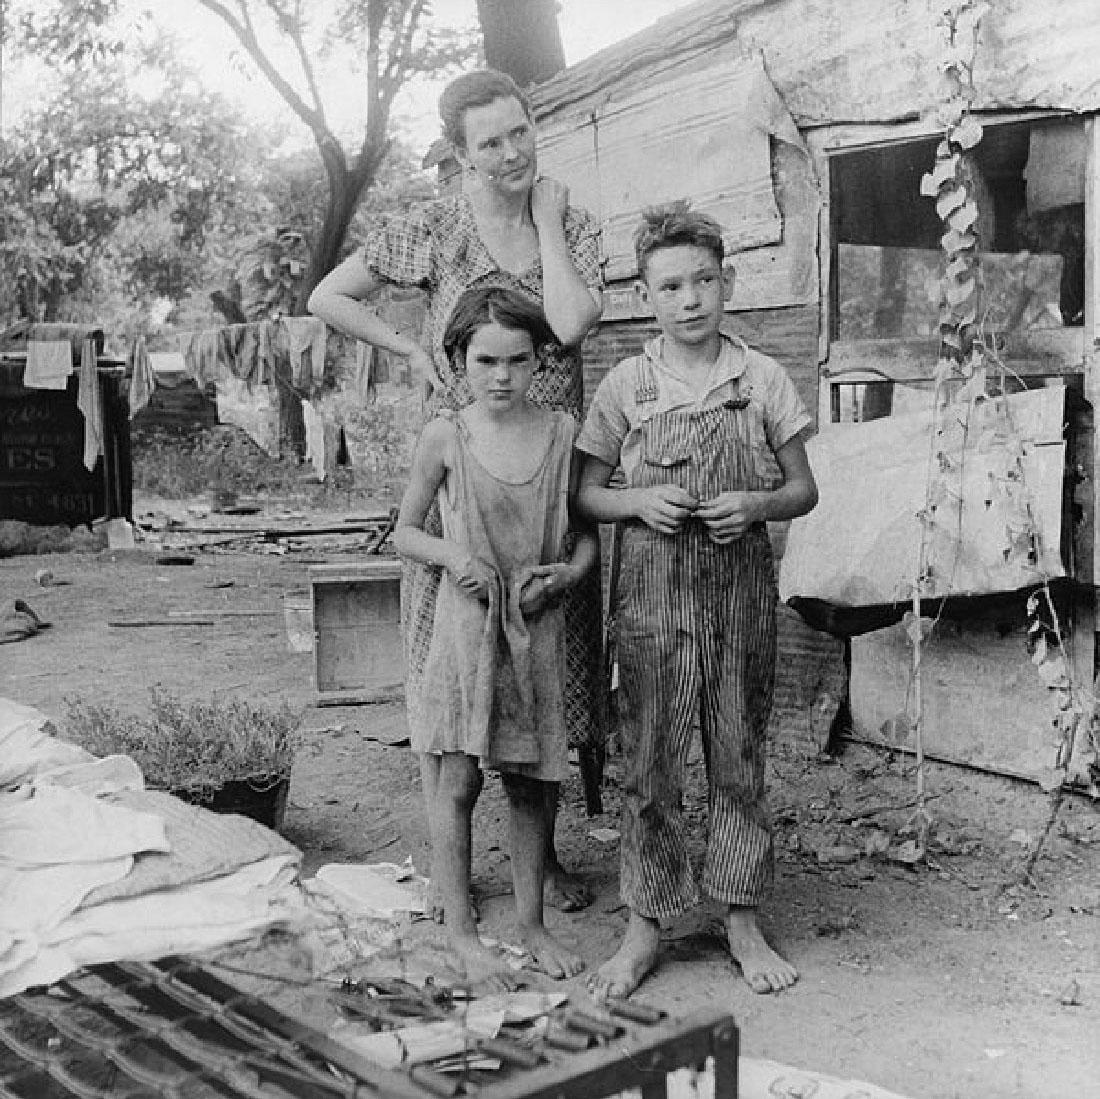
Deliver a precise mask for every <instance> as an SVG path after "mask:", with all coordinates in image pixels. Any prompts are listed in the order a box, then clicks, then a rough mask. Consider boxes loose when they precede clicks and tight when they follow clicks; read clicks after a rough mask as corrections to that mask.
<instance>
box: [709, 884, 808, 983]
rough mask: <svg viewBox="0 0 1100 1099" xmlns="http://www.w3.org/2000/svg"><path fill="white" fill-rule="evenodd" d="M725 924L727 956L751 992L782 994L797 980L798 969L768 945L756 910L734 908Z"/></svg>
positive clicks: (726, 918) (736, 906) (740, 907)
mask: <svg viewBox="0 0 1100 1099" xmlns="http://www.w3.org/2000/svg"><path fill="white" fill-rule="evenodd" d="M724 922H725V925H726V939H727V941H728V942H729V948H730V954H731V955H732V956H733V960H734V961H735V962H736V963H737V964H738V965H739V966H740V967H741V974H742V976H744V978H745V981H746V983H747V984H748V986H749V988H751V989H752V990H753V992H760V993H766V992H781V991H782V990H783V989H785V988H790V987H791V985H793V984H794V983H795V981H797V980H798V970H797V969H795V967H794V966H793V965H791V963H790V962H788V961H786V960H785V959H784V958H781V957H780V956H779V955H778V954H777V953H776V952H775V951H774V950H772V948H771V947H770V946H768V943H767V941H766V940H765V938H764V934H763V932H762V931H761V930H760V925H759V924H758V923H757V922H756V909H755V908H748V907H744V906H741V905H734V906H733V907H732V908H730V910H729V913H728V914H727V915H726V917H725V920H724Z"/></svg>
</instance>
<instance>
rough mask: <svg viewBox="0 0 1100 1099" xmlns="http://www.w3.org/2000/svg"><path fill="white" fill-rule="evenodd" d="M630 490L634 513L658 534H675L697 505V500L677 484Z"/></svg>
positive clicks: (693, 512) (694, 512)
mask: <svg viewBox="0 0 1100 1099" xmlns="http://www.w3.org/2000/svg"><path fill="white" fill-rule="evenodd" d="M631 491H632V492H633V493H635V501H636V504H635V508H634V514H635V515H636V516H637V517H638V518H639V519H641V521H642V522H643V523H645V525H646V526H647V527H650V528H651V529H652V530H655V531H657V532H658V533H659V534H675V533H676V532H677V531H678V530H679V529H680V528H681V527H682V526H683V525H684V523H685V522H686V521H687V520H688V519H690V518H691V517H692V515H694V514H696V508H697V507H698V506H699V501H698V500H696V499H695V497H694V496H692V495H691V493H690V492H688V491H687V490H686V489H682V488H680V486H679V485H651V486H650V487H649V488H636V489H631Z"/></svg>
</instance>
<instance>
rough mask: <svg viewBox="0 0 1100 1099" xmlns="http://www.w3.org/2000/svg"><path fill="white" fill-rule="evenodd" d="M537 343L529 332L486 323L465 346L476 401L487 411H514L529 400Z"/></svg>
mask: <svg viewBox="0 0 1100 1099" xmlns="http://www.w3.org/2000/svg"><path fill="white" fill-rule="evenodd" d="M535 365H536V356H535V346H534V343H533V342H532V341H531V335H530V333H529V332H525V331H523V330H522V329H517V328H504V327H502V326H501V325H499V324H497V323H496V322H495V321H493V322H492V323H490V324H483V325H482V326H481V327H480V328H479V329H477V331H475V332H474V334H473V336H472V337H471V338H470V342H469V344H467V346H466V355H465V367H466V378H467V380H468V381H469V383H470V390H471V391H472V392H473V395H474V400H475V401H477V402H478V403H479V404H480V405H481V406H482V407H483V408H485V409H486V410H487V411H490V412H494V413H502V412H514V411H517V410H518V409H519V408H521V407H522V405H523V402H524V401H525V400H526V399H527V391H528V390H529V389H530V388H531V382H532V380H533V378H534V375H535Z"/></svg>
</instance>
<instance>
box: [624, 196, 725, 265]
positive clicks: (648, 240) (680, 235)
mask: <svg viewBox="0 0 1100 1099" xmlns="http://www.w3.org/2000/svg"><path fill="white" fill-rule="evenodd" d="M679 245H689V246H694V247H696V248H706V249H707V251H708V252H711V253H712V254H713V255H714V257H715V259H717V260H718V264H719V266H721V264H722V261H723V260H724V259H725V258H726V246H725V245H724V244H723V243H722V226H721V225H719V224H718V222H716V221H715V220H714V218H712V217H709V216H708V215H706V214H701V213H699V211H698V210H693V209H692V208H691V203H689V202H688V200H687V199H686V198H682V199H678V200H677V201H676V202H667V203H665V204H664V205H662V206H650V207H648V208H647V209H645V210H643V211H642V224H641V225H639V226H638V228H637V230H636V231H635V233H634V256H635V258H636V259H637V261H638V274H639V275H640V276H641V277H642V278H645V269H646V263H647V262H648V260H649V257H650V256H651V255H653V253H654V252H656V251H657V250H658V249H661V248H675V247H677V246H679Z"/></svg>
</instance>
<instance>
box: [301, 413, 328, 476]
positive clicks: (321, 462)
mask: <svg viewBox="0 0 1100 1099" xmlns="http://www.w3.org/2000/svg"><path fill="white" fill-rule="evenodd" d="M302 420H303V422H304V423H305V427H306V461H307V462H309V463H310V464H311V465H312V466H313V470H314V472H315V473H316V474H317V479H318V480H319V481H323V480H324V479H325V421H324V417H323V416H322V415H321V410H320V409H319V408H318V407H317V404H316V402H314V401H302Z"/></svg>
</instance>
